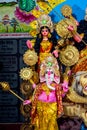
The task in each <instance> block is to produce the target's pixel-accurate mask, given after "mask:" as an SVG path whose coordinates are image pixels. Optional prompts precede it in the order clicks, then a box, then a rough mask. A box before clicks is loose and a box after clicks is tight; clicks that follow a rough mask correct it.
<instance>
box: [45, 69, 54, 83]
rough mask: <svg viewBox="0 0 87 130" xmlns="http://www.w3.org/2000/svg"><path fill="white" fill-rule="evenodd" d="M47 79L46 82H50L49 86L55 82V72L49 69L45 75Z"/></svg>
mask: <svg viewBox="0 0 87 130" xmlns="http://www.w3.org/2000/svg"><path fill="white" fill-rule="evenodd" d="M45 79H46V82H48V83H49V84H50V83H52V82H53V81H54V72H53V70H51V69H47V71H46V73H45Z"/></svg>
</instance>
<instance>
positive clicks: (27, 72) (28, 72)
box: [20, 67, 33, 80]
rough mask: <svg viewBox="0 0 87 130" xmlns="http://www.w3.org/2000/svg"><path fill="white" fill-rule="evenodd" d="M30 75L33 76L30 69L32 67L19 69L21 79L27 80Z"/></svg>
mask: <svg viewBox="0 0 87 130" xmlns="http://www.w3.org/2000/svg"><path fill="white" fill-rule="evenodd" d="M32 76H33V71H32V69H30V68H27V67H25V68H23V69H21V71H20V77H21V78H22V79H23V80H29V79H31V77H32Z"/></svg>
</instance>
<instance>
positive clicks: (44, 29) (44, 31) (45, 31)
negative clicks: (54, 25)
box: [41, 28, 49, 36]
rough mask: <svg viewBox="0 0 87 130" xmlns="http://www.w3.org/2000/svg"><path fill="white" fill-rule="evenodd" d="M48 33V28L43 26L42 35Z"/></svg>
mask: <svg viewBox="0 0 87 130" xmlns="http://www.w3.org/2000/svg"><path fill="white" fill-rule="evenodd" d="M48 33H49V30H48V29H47V28H43V29H42V30H41V34H42V35H43V36H48Z"/></svg>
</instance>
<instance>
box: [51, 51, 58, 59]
mask: <svg viewBox="0 0 87 130" xmlns="http://www.w3.org/2000/svg"><path fill="white" fill-rule="evenodd" d="M52 54H54V56H55V57H56V58H57V57H58V50H54V51H53V53H52Z"/></svg>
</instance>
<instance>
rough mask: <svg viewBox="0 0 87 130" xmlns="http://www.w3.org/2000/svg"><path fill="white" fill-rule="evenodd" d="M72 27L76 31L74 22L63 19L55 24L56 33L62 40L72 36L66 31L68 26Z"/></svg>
mask: <svg viewBox="0 0 87 130" xmlns="http://www.w3.org/2000/svg"><path fill="white" fill-rule="evenodd" d="M69 25H70V26H73V29H74V31H77V25H76V22H75V21H74V20H71V19H68V18H65V19H63V20H61V21H60V22H58V23H57V24H56V31H57V33H58V35H59V36H60V37H62V38H64V37H66V38H70V37H72V36H73V34H72V32H71V31H69V30H68V26H69Z"/></svg>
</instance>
